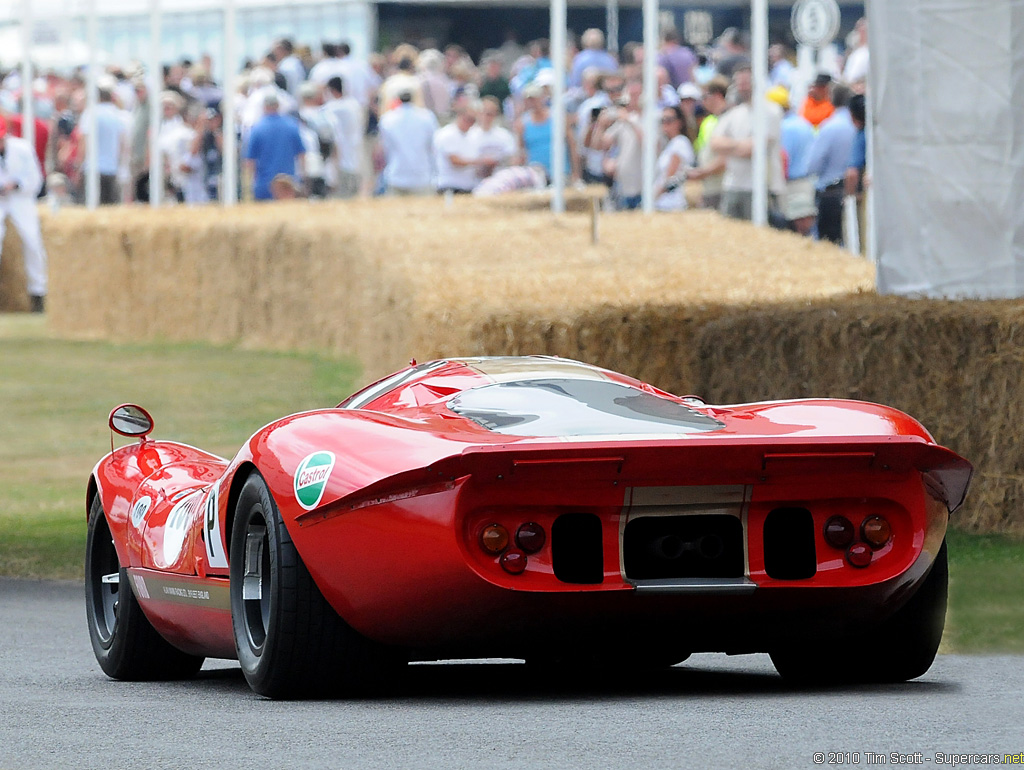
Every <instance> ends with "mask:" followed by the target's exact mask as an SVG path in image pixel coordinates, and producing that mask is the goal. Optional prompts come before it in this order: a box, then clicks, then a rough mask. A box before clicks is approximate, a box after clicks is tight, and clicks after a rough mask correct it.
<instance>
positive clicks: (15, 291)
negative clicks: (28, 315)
mask: <svg viewBox="0 0 1024 770" xmlns="http://www.w3.org/2000/svg"><path fill="white" fill-rule="evenodd" d="M28 309H29V301H28V289H27V288H26V284H25V260H24V257H23V255H22V251H21V238H20V237H19V236H18V234H17V232H15V230H14V228H13V227H12V226H11V223H10V221H8V222H7V232H6V233H5V234H4V239H3V244H2V251H0V313H23V312H25V311H27V310H28Z"/></svg>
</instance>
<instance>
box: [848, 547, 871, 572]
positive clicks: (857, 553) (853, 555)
mask: <svg viewBox="0 0 1024 770" xmlns="http://www.w3.org/2000/svg"><path fill="white" fill-rule="evenodd" d="M846 560H847V561H848V562H850V566H851V567H866V566H868V565H869V564H870V563H871V546H869V545H868V544H867V543H854V544H853V545H851V546H850V547H849V548H847V549H846Z"/></svg>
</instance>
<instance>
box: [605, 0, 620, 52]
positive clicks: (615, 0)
mask: <svg viewBox="0 0 1024 770" xmlns="http://www.w3.org/2000/svg"><path fill="white" fill-rule="evenodd" d="M604 23H605V30H606V32H607V34H606V35H605V38H607V43H608V51H609V52H610V53H613V54H616V55H618V53H619V0H607V3H606V5H605V8H604Z"/></svg>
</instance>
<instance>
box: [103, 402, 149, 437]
mask: <svg viewBox="0 0 1024 770" xmlns="http://www.w3.org/2000/svg"><path fill="white" fill-rule="evenodd" d="M109 424H110V429H111V430H112V431H114V433H119V434H121V435H122V436H128V437H129V438H132V437H135V436H139V437H141V438H142V439H145V438H146V436H148V435H149V434H150V433H151V432H152V431H153V418H152V417H151V416H150V414H149V412H147V411H146V410H145V409H143V408H142V407H141V406H136V405H135V404H121V406H116V407H114V409H113V411H111V412H110V420H109Z"/></svg>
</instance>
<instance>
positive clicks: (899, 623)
mask: <svg viewBox="0 0 1024 770" xmlns="http://www.w3.org/2000/svg"><path fill="white" fill-rule="evenodd" d="M948 584H949V563H948V559H947V556H946V543H945V541H943V543H942V547H941V548H940V549H939V552H938V554H936V556H935V562H934V563H933V564H932V568H931V571H930V572H929V573H928V577H926V578H925V580H924V583H923V584H922V585H921V587H920V588H918V590H917V593H915V594H914V595H913V596H912V597H910V601H908V602H907V603H906V604H905V605H904V606H903V607H901V608H900V609H899V610H897V611H896V613H895V614H894V615H893V616H892V617H890V618H888V619H887V620H886V621H885V622H883V623H882V624H881V625H879V626H877V627H876V628H874V629H871V630H870V631H866V632H864V633H860V634H851V635H850V636H849V637H847V638H845V639H841V640H838V641H835V642H833V641H828V640H823V641H821V642H819V643H817V644H815V645H814V646H813V648H811V647H800V648H795V647H787V648H785V649H780V650H775V651H773V652H772V653H771V658H772V663H774V664H775V668H776V670H777V671H778V672H779V673H780V674H782V676H783V678H785V679H786V680H787V681H789V682H792V683H794V684H800V685H822V684H835V683H883V682H884V683H892V682H906V681H908V680H910V679H916V678H917V677H919V676H921V675H923V674H924V673H925V672H926V671H927V670H928V669H929V668H931V665H932V662H933V661H934V660H935V655H936V653H937V652H938V651H939V642H941V641H942V630H943V627H944V626H945V623H946V597H947V594H948ZM865 653H870V658H871V664H870V667H869V668H864V669H862V668H859V667H858V666H862V665H867V664H866V662H862V661H863V659H864V658H865V657H866V656H865ZM836 661H846V667H845V668H844V669H843V670H841V671H837V670H836V668H835V664H836Z"/></svg>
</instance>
